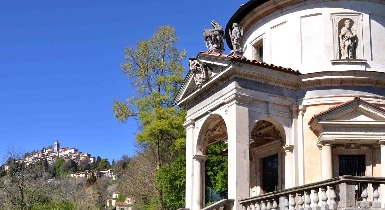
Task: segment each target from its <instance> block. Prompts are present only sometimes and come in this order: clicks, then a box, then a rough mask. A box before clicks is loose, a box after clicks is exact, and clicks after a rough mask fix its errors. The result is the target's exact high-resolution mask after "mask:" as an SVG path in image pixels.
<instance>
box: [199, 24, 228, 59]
mask: <svg viewBox="0 0 385 210" xmlns="http://www.w3.org/2000/svg"><path fill="white" fill-rule="evenodd" d="M211 25H212V27H213V28H212V29H205V30H204V31H203V39H204V40H205V44H206V47H207V49H208V52H209V53H220V54H222V53H223V52H224V51H225V48H224V42H223V38H224V31H223V28H222V26H221V25H219V23H217V22H216V21H215V20H213V21H211Z"/></svg>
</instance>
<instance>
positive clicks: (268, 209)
mask: <svg viewBox="0 0 385 210" xmlns="http://www.w3.org/2000/svg"><path fill="white" fill-rule="evenodd" d="M266 210H271V203H270V201H269V200H268V201H267V204H266Z"/></svg>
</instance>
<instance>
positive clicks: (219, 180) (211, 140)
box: [194, 114, 228, 206]
mask: <svg viewBox="0 0 385 210" xmlns="http://www.w3.org/2000/svg"><path fill="white" fill-rule="evenodd" d="M227 138H228V135H227V127H226V123H225V121H224V119H223V118H222V116H220V115H218V114H212V115H210V116H209V117H208V118H207V119H206V120H205V122H204V123H203V125H202V127H201V130H200V132H199V138H198V142H197V147H196V149H197V152H196V154H198V155H201V156H203V157H204V158H200V159H201V160H202V159H203V161H201V172H200V173H201V177H202V182H201V190H202V194H203V196H202V197H201V202H202V206H204V205H205V204H208V203H214V202H216V201H219V200H221V199H223V198H227V179H228V177H227V159H226V158H225V154H226V149H227ZM196 172H198V171H194V177H196V175H195V173H196ZM198 173H199V172H198Z"/></svg>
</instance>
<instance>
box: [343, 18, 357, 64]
mask: <svg viewBox="0 0 385 210" xmlns="http://www.w3.org/2000/svg"><path fill="white" fill-rule="evenodd" d="M344 24H345V26H344V27H342V28H341V33H340V35H339V39H340V48H341V59H355V58H356V54H355V53H356V47H357V35H356V34H355V33H353V31H352V26H351V20H350V19H347V20H345V22H344Z"/></svg>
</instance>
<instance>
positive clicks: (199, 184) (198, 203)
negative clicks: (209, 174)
mask: <svg viewBox="0 0 385 210" xmlns="http://www.w3.org/2000/svg"><path fill="white" fill-rule="evenodd" d="M206 159H207V157H206V156H205V155H194V186H193V188H194V190H193V192H194V193H193V201H192V206H191V210H201V209H202V208H203V207H204V200H203V190H204V189H203V186H204V185H203V182H204V181H205V180H203V177H204V175H203V173H204V169H203V167H202V166H203V165H204V161H205V160H206Z"/></svg>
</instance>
